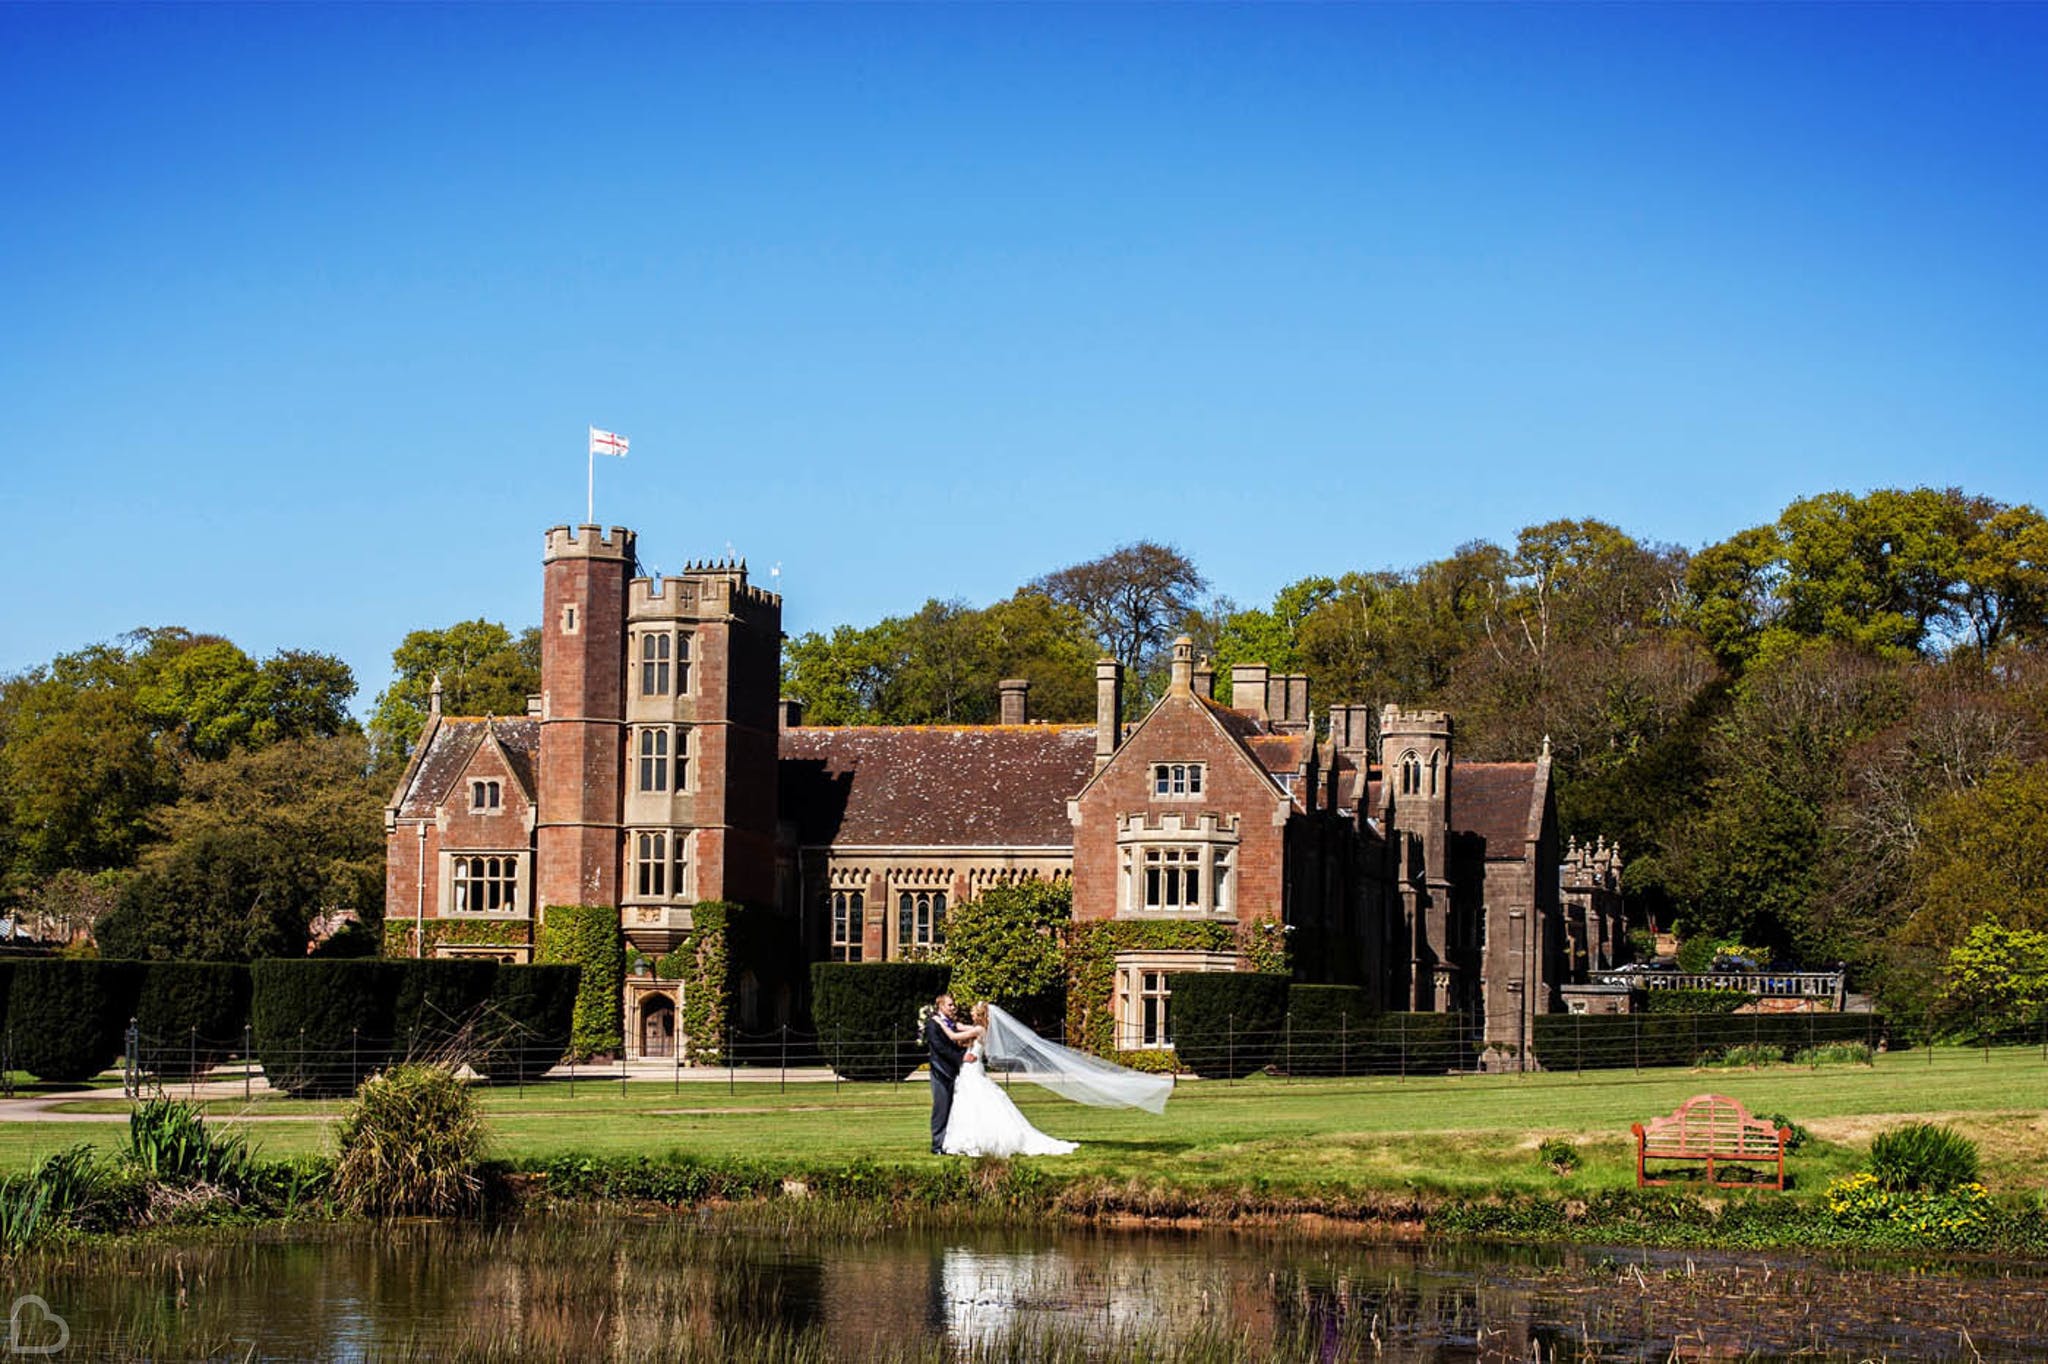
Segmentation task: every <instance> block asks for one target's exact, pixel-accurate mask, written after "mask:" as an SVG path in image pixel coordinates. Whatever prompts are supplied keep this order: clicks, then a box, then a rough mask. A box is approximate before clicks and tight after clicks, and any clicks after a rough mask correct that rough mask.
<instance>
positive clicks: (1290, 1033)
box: [1280, 1009, 1294, 1080]
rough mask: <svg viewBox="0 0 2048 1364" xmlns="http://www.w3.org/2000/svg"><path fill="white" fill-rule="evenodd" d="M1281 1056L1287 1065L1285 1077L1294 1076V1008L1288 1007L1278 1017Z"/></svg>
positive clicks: (1290, 1077) (1291, 1077)
mask: <svg viewBox="0 0 2048 1364" xmlns="http://www.w3.org/2000/svg"><path fill="white" fill-rule="evenodd" d="M1280 1028H1281V1057H1282V1059H1283V1061H1284V1062H1285V1064H1286V1066H1287V1078H1288V1079H1290V1080H1292V1079H1293V1078H1294V1010H1292V1009H1289V1010H1288V1011H1287V1012H1286V1013H1285V1014H1284V1015H1282V1016H1281V1019H1280Z"/></svg>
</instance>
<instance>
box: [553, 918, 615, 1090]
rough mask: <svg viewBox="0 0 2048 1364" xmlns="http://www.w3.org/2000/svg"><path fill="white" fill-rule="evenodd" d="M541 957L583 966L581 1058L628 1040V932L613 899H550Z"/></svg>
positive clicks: (575, 1038) (575, 1046)
mask: <svg viewBox="0 0 2048 1364" xmlns="http://www.w3.org/2000/svg"><path fill="white" fill-rule="evenodd" d="M538 943H539V949H538V957H539V959H540V960H541V961H543V962H558V963H562V964H566V965H574V966H580V967H582V968H583V977H582V984H581V985H580V986H579V987H578V990H577V995H576V1024H575V1028H574V1029H573V1031H572V1032H571V1034H570V1038H569V1046H570V1049H571V1050H572V1051H574V1052H575V1054H576V1057H577V1059H578V1060H581V1059H583V1058H584V1057H589V1056H597V1055H600V1054H616V1053H619V1052H623V1051H624V1050H625V1046H626V1034H625V1013H626V1003H625V996H626V937H625V934H623V933H622V932H620V931H619V911H618V910H617V909H615V908H613V907H612V906H610V905H549V906H548V907H547V908H546V909H544V910H542V911H541V924H540V936H539V938H538Z"/></svg>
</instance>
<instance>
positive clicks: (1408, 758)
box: [1401, 749, 1422, 796]
mask: <svg viewBox="0 0 2048 1364" xmlns="http://www.w3.org/2000/svg"><path fill="white" fill-rule="evenodd" d="M1421 791H1422V759H1420V758H1418V757H1416V756H1415V753H1414V751H1413V750H1412V749H1411V750H1410V751H1409V752H1406V753H1403V754H1402V755H1401V794H1402V795H1404V796H1413V795H1418V794H1420V793H1421Z"/></svg>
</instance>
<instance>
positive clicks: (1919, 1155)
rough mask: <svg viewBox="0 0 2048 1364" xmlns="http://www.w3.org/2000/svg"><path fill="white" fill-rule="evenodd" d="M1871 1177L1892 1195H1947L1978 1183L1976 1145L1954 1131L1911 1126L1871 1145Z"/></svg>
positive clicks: (1883, 1135) (1888, 1131) (1889, 1132)
mask: <svg viewBox="0 0 2048 1364" xmlns="http://www.w3.org/2000/svg"><path fill="white" fill-rule="evenodd" d="M1870 1173H1871V1175H1872V1176H1873V1177H1874V1178H1875V1179H1876V1180H1877V1183H1878V1187H1879V1188H1881V1189H1884V1190H1886V1191H1888V1192H1891V1193H1947V1192H1949V1191H1950V1190H1952V1189H1957V1188H1960V1187H1962V1186H1963V1185H1965V1184H1973V1183H1975V1182H1976V1180H1977V1143H1975V1142H1973V1141H1971V1140H1970V1139H1969V1138H1968V1137H1966V1136H1964V1135H1963V1134H1962V1133H1960V1132H1958V1131H1956V1130H1955V1129H1954V1128H1953V1127H1942V1126H1938V1125H1936V1124H1934V1123H1928V1122H1909V1123H1906V1124H1904V1125H1903V1126H1899V1127H1892V1128H1887V1129H1886V1130H1885V1131H1882V1132H1880V1133H1878V1134H1877V1136H1876V1137H1875V1138H1874V1139H1873V1140H1872V1141H1871V1143H1870Z"/></svg>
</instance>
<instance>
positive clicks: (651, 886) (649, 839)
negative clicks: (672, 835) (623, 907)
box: [633, 833, 668, 900]
mask: <svg viewBox="0 0 2048 1364" xmlns="http://www.w3.org/2000/svg"><path fill="white" fill-rule="evenodd" d="M633 874H634V887H635V889H636V890H637V891H638V892H639V894H640V897H641V898H642V899H649V900H658V899H663V898H665V897H666V896H667V895H668V835H667V834H665V833H644V834H641V835H639V836H638V838H637V839H636V840H635V847H634V849H633Z"/></svg>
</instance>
